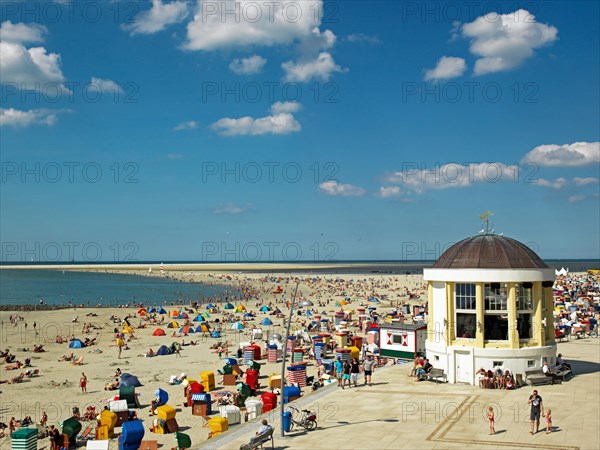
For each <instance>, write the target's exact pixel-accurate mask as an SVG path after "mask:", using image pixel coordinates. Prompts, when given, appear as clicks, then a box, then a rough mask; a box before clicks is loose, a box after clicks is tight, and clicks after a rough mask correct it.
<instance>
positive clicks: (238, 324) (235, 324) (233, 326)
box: [231, 322, 244, 330]
mask: <svg viewBox="0 0 600 450" xmlns="http://www.w3.org/2000/svg"><path fill="white" fill-rule="evenodd" d="M231 329H232V330H243V329H244V325H242V324H241V322H233V323H232V324H231Z"/></svg>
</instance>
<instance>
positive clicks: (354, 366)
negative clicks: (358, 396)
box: [350, 358, 360, 387]
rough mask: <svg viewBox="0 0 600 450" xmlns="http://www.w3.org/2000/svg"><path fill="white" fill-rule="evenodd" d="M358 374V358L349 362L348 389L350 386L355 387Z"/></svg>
mask: <svg viewBox="0 0 600 450" xmlns="http://www.w3.org/2000/svg"><path fill="white" fill-rule="evenodd" d="M359 372H360V364H359V363H358V358H352V361H351V362H350V387H352V384H354V387H357V383H358V374H359Z"/></svg>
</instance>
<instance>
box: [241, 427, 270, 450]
mask: <svg viewBox="0 0 600 450" xmlns="http://www.w3.org/2000/svg"><path fill="white" fill-rule="evenodd" d="M274 431H275V429H274V428H273V427H271V428H270V429H269V430H267V431H265V432H264V433H262V434H259V435H257V436H255V437H253V438H252V439H250V442H249V443H248V444H244V445H242V446H240V450H255V449H257V448H258V447H260V448H262V446H263V445H264V444H266V443H267V442H269V441H271V448H275V440H274V439H273V432H274Z"/></svg>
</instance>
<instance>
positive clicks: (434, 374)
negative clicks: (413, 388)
mask: <svg viewBox="0 0 600 450" xmlns="http://www.w3.org/2000/svg"><path fill="white" fill-rule="evenodd" d="M427 380H428V381H435V382H436V383H439V382H440V380H441V381H443V382H444V383H447V382H448V376H447V375H446V374H445V373H444V370H443V369H436V368H432V369H431V370H430V371H429V373H428V374H427Z"/></svg>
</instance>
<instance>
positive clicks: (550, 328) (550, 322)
mask: <svg viewBox="0 0 600 450" xmlns="http://www.w3.org/2000/svg"><path fill="white" fill-rule="evenodd" d="M542 289H543V290H544V297H545V298H544V300H545V302H546V345H550V344H554V342H555V339H556V337H555V335H554V317H553V315H552V313H553V311H554V301H553V300H552V288H551V287H547V288H544V287H543V288H542Z"/></svg>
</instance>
